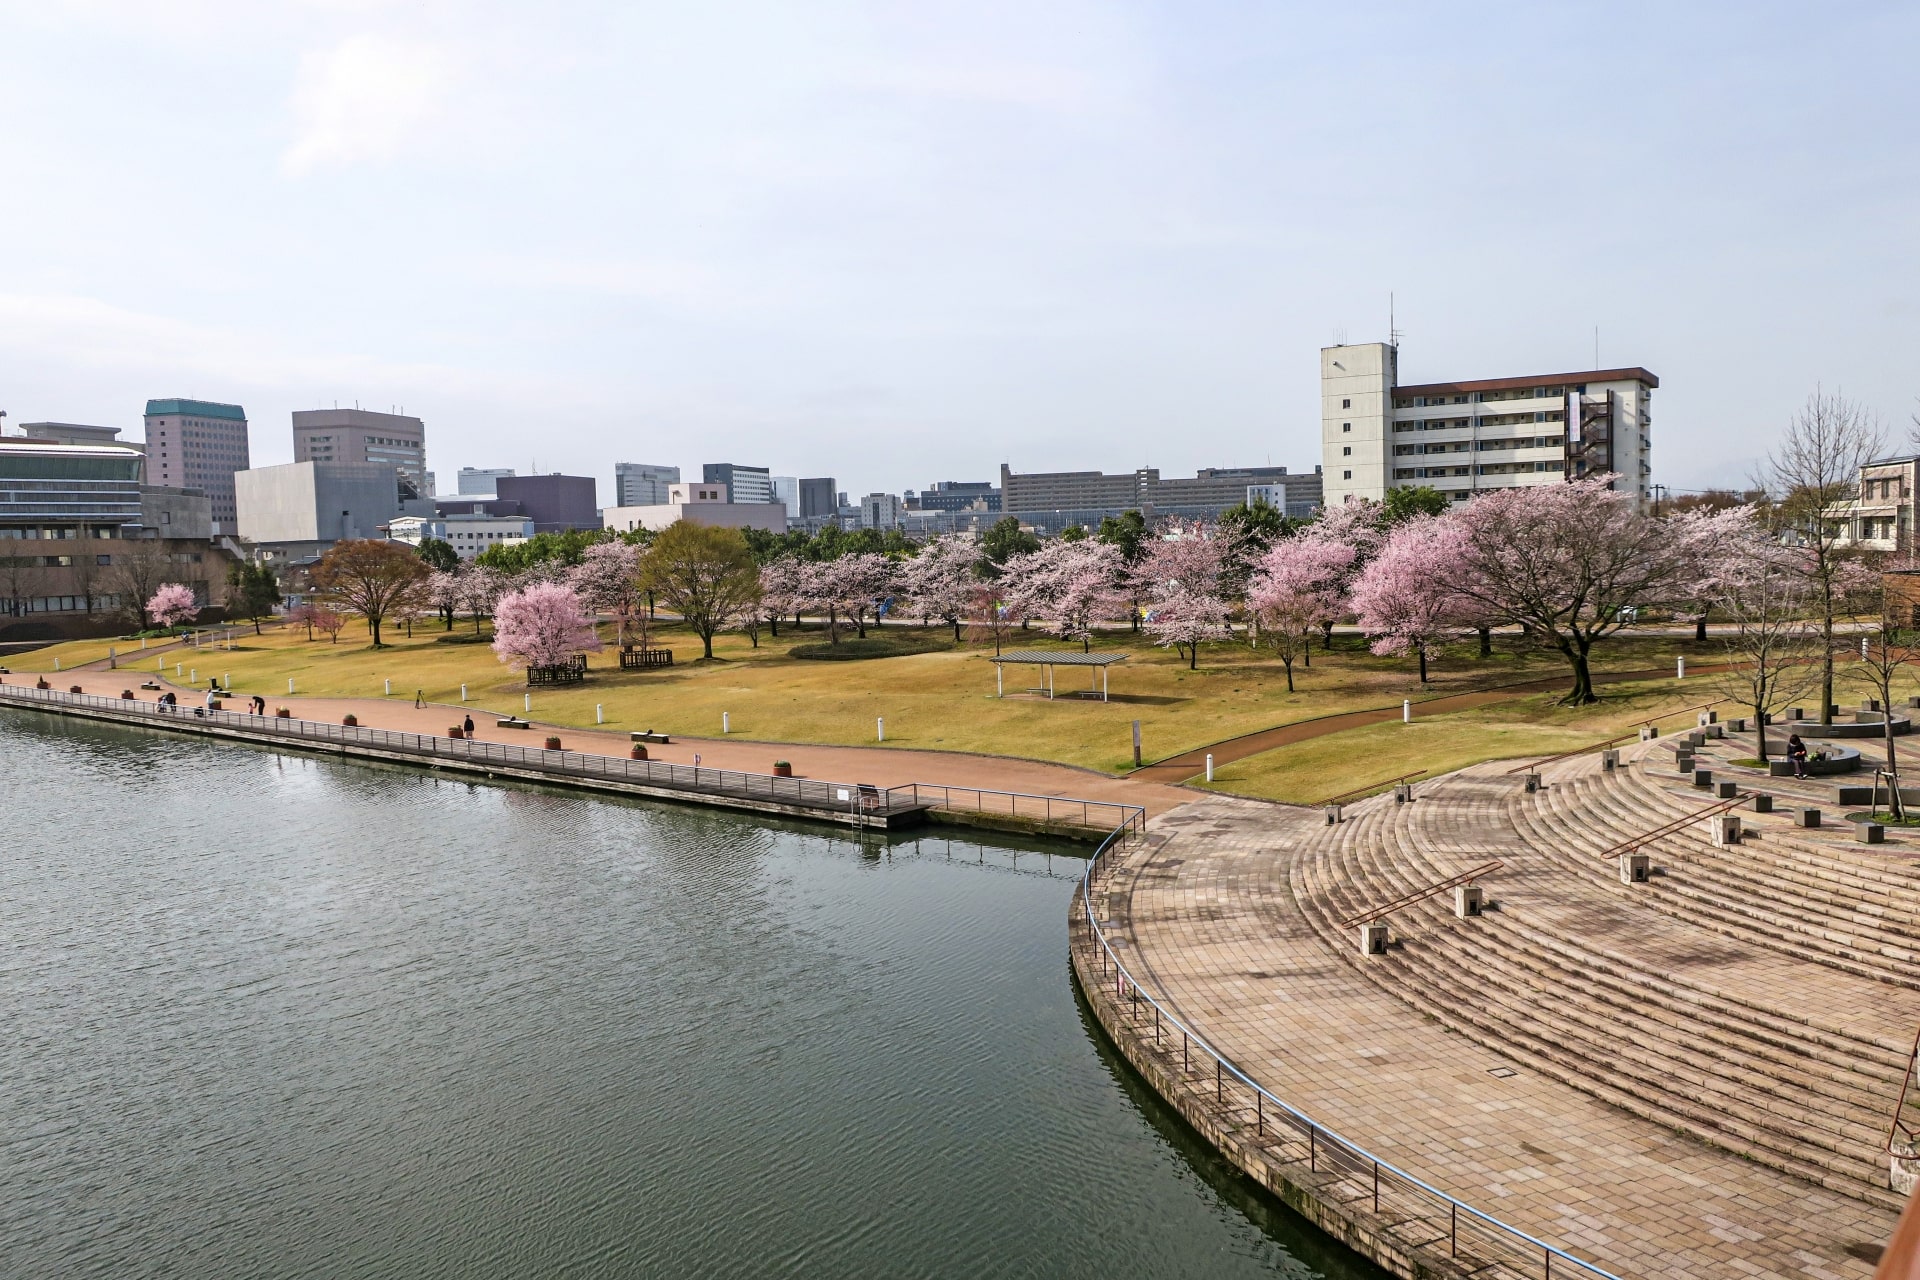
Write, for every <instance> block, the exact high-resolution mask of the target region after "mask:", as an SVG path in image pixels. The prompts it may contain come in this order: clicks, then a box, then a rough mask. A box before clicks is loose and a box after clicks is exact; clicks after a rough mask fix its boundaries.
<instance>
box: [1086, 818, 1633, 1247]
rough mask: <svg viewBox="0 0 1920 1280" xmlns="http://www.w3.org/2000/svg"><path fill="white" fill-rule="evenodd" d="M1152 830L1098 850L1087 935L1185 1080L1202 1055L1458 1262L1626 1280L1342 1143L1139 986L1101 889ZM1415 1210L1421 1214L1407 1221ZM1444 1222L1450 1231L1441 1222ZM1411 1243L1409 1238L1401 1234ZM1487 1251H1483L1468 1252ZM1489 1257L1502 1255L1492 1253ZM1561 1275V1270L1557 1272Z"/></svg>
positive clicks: (1311, 1158) (1332, 1169)
mask: <svg viewBox="0 0 1920 1280" xmlns="http://www.w3.org/2000/svg"><path fill="white" fill-rule="evenodd" d="M1144 829H1145V813H1144V811H1143V812H1142V814H1141V816H1140V820H1139V822H1138V823H1136V822H1135V821H1134V820H1133V819H1131V818H1129V820H1128V821H1127V822H1126V823H1124V824H1122V825H1121V826H1119V827H1116V828H1115V829H1114V831H1113V833H1112V834H1111V835H1109V836H1108V837H1107V839H1106V840H1105V841H1104V842H1103V843H1102V844H1101V845H1100V847H1099V849H1098V850H1096V851H1095V853H1094V855H1093V857H1092V858H1090V859H1089V860H1088V862H1087V869H1086V871H1085V873H1084V874H1083V875H1082V876H1081V878H1080V906H1081V910H1082V912H1083V913H1084V915H1085V917H1086V922H1087V928H1088V930H1089V931H1090V933H1091V934H1092V936H1093V938H1094V939H1095V941H1097V942H1098V943H1099V948H1098V951H1099V956H1100V965H1101V969H1100V972H1101V977H1102V979H1103V980H1105V979H1107V978H1109V977H1110V978H1111V980H1112V981H1113V983H1114V998H1115V999H1116V1000H1123V999H1124V1000H1127V1001H1129V1005H1128V1008H1129V1011H1130V1013H1131V1017H1132V1021H1134V1022H1136V1023H1137V1022H1140V1021H1141V1020H1143V1019H1144V1018H1145V1016H1146V1015H1145V1013H1143V1012H1142V1011H1141V1009H1140V1006H1141V1005H1142V1004H1143V1003H1144V1004H1145V1005H1147V1006H1148V1007H1149V1008H1150V1009H1151V1010H1152V1011H1153V1036H1154V1043H1155V1044H1156V1045H1158V1044H1160V1043H1162V1038H1163V1037H1165V1038H1166V1039H1167V1041H1168V1042H1169V1048H1168V1052H1169V1055H1170V1054H1171V1044H1170V1041H1171V1036H1172V1033H1173V1032H1176V1031H1177V1032H1179V1033H1180V1072H1181V1075H1182V1078H1183V1079H1184V1078H1185V1077H1186V1076H1189V1075H1191V1074H1193V1072H1194V1070H1195V1065H1194V1059H1195V1056H1196V1054H1197V1055H1199V1057H1200V1058H1201V1063H1200V1065H1199V1068H1198V1069H1199V1071H1200V1072H1201V1079H1202V1080H1204V1079H1205V1061H1204V1060H1205V1059H1208V1058H1211V1059H1212V1060H1213V1084H1214V1098H1215V1100H1216V1101H1217V1102H1219V1103H1221V1104H1223V1105H1224V1104H1225V1103H1226V1102H1227V1100H1228V1091H1229V1088H1230V1083H1229V1082H1230V1081H1231V1087H1234V1088H1242V1087H1243V1088H1244V1090H1245V1092H1246V1093H1247V1095H1248V1096H1249V1101H1250V1102H1251V1107H1250V1108H1249V1109H1250V1110H1252V1111H1253V1113H1254V1114H1253V1120H1254V1125H1255V1132H1256V1135H1257V1136H1259V1137H1262V1138H1264V1137H1266V1135H1267V1134H1268V1132H1269V1130H1271V1132H1272V1134H1273V1137H1274V1140H1275V1141H1276V1142H1284V1141H1286V1140H1287V1135H1289V1134H1291V1136H1292V1139H1293V1140H1294V1141H1296V1142H1298V1143H1300V1144H1303V1145H1304V1146H1305V1148H1306V1150H1305V1153H1304V1154H1305V1156H1306V1160H1307V1167H1308V1169H1309V1170H1310V1171H1312V1172H1315V1173H1318V1172H1322V1171H1326V1172H1328V1173H1334V1174H1344V1175H1346V1176H1348V1177H1353V1178H1358V1179H1361V1180H1362V1182H1363V1184H1364V1182H1365V1181H1366V1180H1369V1179H1370V1180H1371V1183H1372V1195H1373V1211H1374V1212H1375V1213H1376V1214H1378V1213H1380V1212H1382V1210H1383V1206H1384V1207H1385V1208H1386V1209H1388V1210H1392V1211H1394V1212H1396V1213H1397V1214H1402V1215H1405V1216H1415V1217H1420V1218H1423V1219H1426V1220H1428V1221H1429V1224H1430V1225H1431V1226H1432V1228H1433V1230H1434V1235H1433V1237H1432V1240H1431V1244H1432V1246H1433V1247H1438V1244H1439V1241H1440V1239H1441V1238H1443V1237H1444V1238H1445V1240H1446V1242H1447V1250H1448V1253H1449V1255H1450V1256H1453V1257H1461V1258H1474V1259H1478V1260H1479V1261H1480V1262H1481V1263H1483V1264H1484V1263H1491V1262H1495V1261H1498V1262H1502V1263H1504V1264H1506V1265H1507V1266H1509V1267H1518V1268H1521V1269H1523V1270H1524V1271H1525V1272H1528V1273H1531V1272H1532V1271H1533V1269H1534V1268H1536V1267H1537V1268H1539V1270H1538V1274H1539V1275H1541V1276H1543V1277H1549V1278H1550V1277H1552V1276H1553V1275H1555V1274H1556V1273H1557V1274H1561V1275H1580V1276H1587V1277H1590V1278H1593V1280H1620V1277H1618V1276H1616V1275H1614V1274H1613V1273H1612V1272H1610V1271H1606V1270H1603V1269H1602V1268H1600V1267H1597V1266H1595V1265H1594V1264H1593V1263H1591V1262H1587V1261H1585V1260H1584V1259H1582V1258H1577V1257H1575V1256H1574V1255H1572V1254H1570V1253H1568V1252H1566V1251H1565V1250H1563V1249H1557V1248H1555V1247H1554V1246H1553V1245H1550V1244H1548V1243H1547V1242H1546V1241H1544V1240H1540V1239H1536V1238H1535V1237H1533V1236H1530V1235H1528V1234H1527V1233H1526V1232H1524V1231H1522V1230H1520V1229H1519V1228H1518V1227H1513V1226H1509V1225H1508V1224H1506V1223H1504V1222H1502V1221H1500V1220H1499V1219H1498V1218H1495V1217H1493V1216H1492V1215H1491V1214H1487V1213H1482V1212H1481V1211H1480V1210H1478V1209H1476V1208H1474V1207H1473V1206H1472V1205H1470V1204H1466V1203H1464V1202H1462V1201H1460V1200H1456V1199H1454V1198H1453V1197H1452V1196H1450V1195H1448V1194H1447V1193H1446V1192H1444V1191H1441V1190H1440V1189H1439V1188H1437V1187H1434V1186H1432V1185H1431V1184H1429V1183H1427V1182H1424V1181H1422V1180H1421V1179H1419V1178H1417V1177H1415V1176H1414V1175H1413V1174H1410V1173H1408V1172H1406V1171H1405V1170H1404V1169H1401V1168H1398V1167H1397V1166H1395V1165H1394V1164H1392V1163H1391V1162H1389V1161H1386V1160H1382V1159H1381V1158H1380V1157H1378V1156H1376V1155H1374V1154H1373V1153H1372V1152H1370V1151H1368V1150H1367V1149H1366V1148H1365V1147H1363V1146H1361V1145H1360V1144H1359V1143H1357V1142H1354V1141H1352V1140H1351V1139H1348V1138H1345V1137H1342V1136H1341V1135H1340V1134H1339V1133H1337V1132H1336V1131H1334V1130H1332V1129H1329V1128H1327V1127H1326V1126H1325V1125H1323V1124H1321V1123H1320V1122H1319V1121H1317V1120H1315V1119H1313V1118H1312V1117H1311V1116H1309V1115H1307V1114H1306V1113H1305V1112H1303V1111H1300V1110H1299V1109H1297V1108H1295V1107H1292V1106H1290V1105H1288V1104H1287V1103H1285V1102H1282V1101H1281V1100H1280V1099H1279V1098H1277V1097H1275V1096H1274V1095H1273V1094H1271V1093H1269V1092H1268V1091H1267V1090H1266V1089H1264V1088H1262V1087H1261V1086H1260V1085H1259V1084H1258V1083H1257V1082H1255V1081H1254V1079H1253V1078H1252V1077H1251V1076H1249V1075H1247V1073H1246V1072H1244V1071H1242V1070H1241V1069H1240V1068H1239V1067H1237V1066H1235V1065H1234V1064H1233V1063H1232V1062H1231V1061H1230V1060H1229V1059H1228V1058H1227V1057H1226V1055H1225V1054H1223V1053H1221V1052H1219V1051H1218V1050H1216V1049H1215V1048H1214V1047H1213V1046H1212V1045H1210V1044H1208V1043H1207V1041H1206V1039H1205V1037H1203V1036H1201V1035H1200V1033H1199V1032H1197V1031H1195V1030H1194V1029H1193V1028H1192V1027H1190V1026H1188V1025H1187V1024H1186V1023H1185V1022H1183V1021H1182V1020H1181V1019H1180V1018H1178V1017H1176V1016H1175V1015H1174V1014H1173V1013H1172V1012H1171V1011H1170V1010H1169V1009H1168V1008H1167V1007H1166V1006H1165V1005H1164V1004H1162V1003H1161V1002H1160V1001H1159V1000H1157V999H1155V998H1154V997H1153V996H1151V995H1149V994H1148V993H1147V992H1146V990H1145V989H1144V988H1143V987H1141V985H1140V983H1139V981H1138V980H1137V979H1136V978H1135V977H1134V976H1133V975H1132V974H1131V973H1129V972H1128V971H1127V967H1126V965H1124V964H1122V963H1121V962H1120V957H1119V955H1118V954H1117V953H1116V952H1115V951H1114V949H1113V946H1112V944H1111V943H1110V942H1109V941H1108V940H1107V935H1106V932H1105V931H1104V930H1102V929H1101V927H1100V921H1099V920H1098V918H1097V917H1096V916H1095V914H1094V909H1093V894H1094V885H1095V882H1096V881H1097V880H1098V878H1099V876H1100V875H1101V873H1102V871H1103V870H1104V869H1105V867H1106V865H1107V863H1109V862H1110V861H1111V860H1112V858H1113V856H1114V855H1115V853H1116V851H1118V850H1121V849H1124V848H1125V847H1126V845H1127V844H1128V842H1129V840H1130V838H1131V836H1132V835H1133V833H1134V832H1135V831H1136V830H1144ZM1407 1210H1415V1211H1416V1212H1414V1213H1412V1214H1406V1211H1407ZM1442 1218H1444V1219H1445V1222H1444V1225H1443V1224H1442V1222H1441V1221H1440V1219H1442ZM1396 1234H1399V1235H1401V1236H1402V1238H1403V1239H1404V1238H1405V1233H1404V1231H1402V1232H1398V1233H1396ZM1463 1244H1464V1245H1466V1246H1475V1245H1478V1246H1480V1249H1481V1251H1478V1252H1476V1251H1475V1250H1474V1249H1473V1248H1471V1247H1468V1248H1463V1247H1462V1246H1463ZM1486 1250H1492V1251H1494V1252H1492V1253H1488V1252H1486ZM1556 1268H1557V1269H1558V1271H1557V1272H1556Z"/></svg>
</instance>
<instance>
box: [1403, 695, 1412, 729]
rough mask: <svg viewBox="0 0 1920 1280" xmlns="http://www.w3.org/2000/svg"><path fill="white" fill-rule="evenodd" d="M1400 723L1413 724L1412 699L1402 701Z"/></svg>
mask: <svg viewBox="0 0 1920 1280" xmlns="http://www.w3.org/2000/svg"><path fill="white" fill-rule="evenodd" d="M1400 723H1401V724H1412V723H1413V699H1412V698H1402V699H1400Z"/></svg>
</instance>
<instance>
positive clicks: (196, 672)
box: [187, 667, 200, 684]
mask: <svg viewBox="0 0 1920 1280" xmlns="http://www.w3.org/2000/svg"><path fill="white" fill-rule="evenodd" d="M187 683H188V684H199V683H200V668H198V667H190V668H188V670H187Z"/></svg>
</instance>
